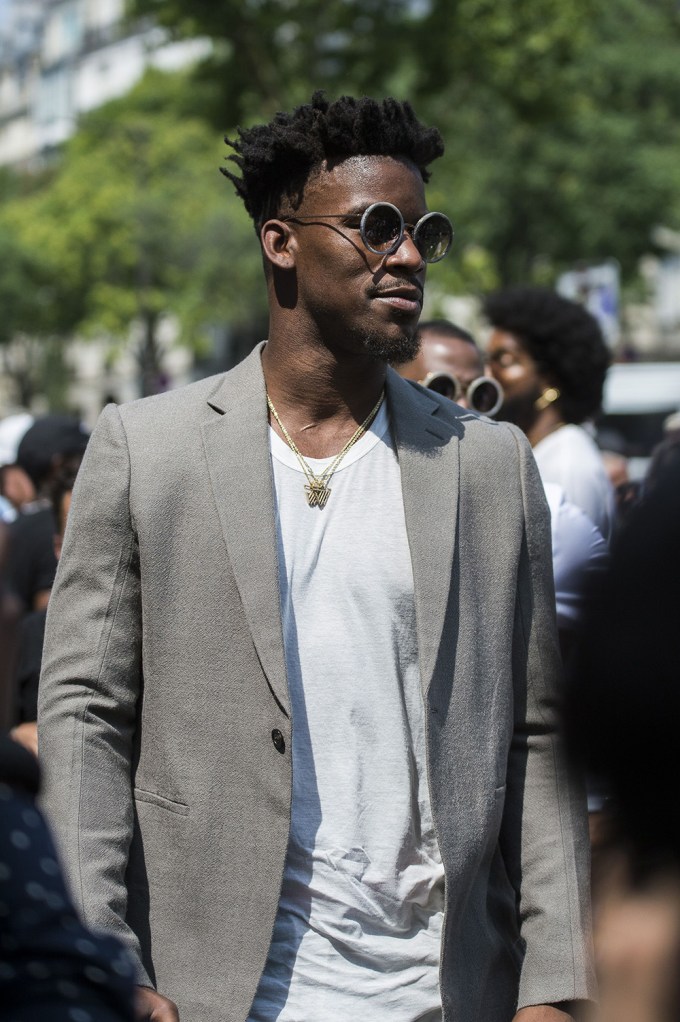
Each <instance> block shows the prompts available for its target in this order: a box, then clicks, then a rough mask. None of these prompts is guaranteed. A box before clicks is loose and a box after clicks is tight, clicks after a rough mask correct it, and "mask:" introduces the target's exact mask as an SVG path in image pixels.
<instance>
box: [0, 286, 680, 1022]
mask: <svg viewBox="0 0 680 1022" xmlns="http://www.w3.org/2000/svg"><path fill="white" fill-rule="evenodd" d="M484 311H485V314H486V317H487V320H488V324H489V328H490V333H489V338H488V343H487V344H486V345H485V348H484V350H482V348H481V347H480V346H479V345H478V344H477V342H476V341H475V338H474V337H473V336H472V335H471V334H470V333H469V332H467V331H466V330H463V329H461V328H460V327H458V326H456V325H455V324H453V323H450V322H448V321H445V320H432V321H429V322H426V323H422V324H421V327H420V336H421V348H420V352H419V354H418V356H417V358H416V359H415V360H414V361H412V362H410V363H408V364H406V365H404V366H399V367H398V371H399V372H400V374H401V375H403V376H405V377H406V378H409V379H412V380H415V381H417V382H419V383H420V384H422V385H423V386H424V387H427V388H431V389H433V390H436V391H437V392H438V393H440V394H443V395H445V396H447V397H450V398H451V399H452V400H454V401H457V402H458V403H459V404H461V405H463V406H464V407H467V408H469V409H470V414H481V415H487V416H491V417H498V418H500V419H504V420H506V421H509V422H512V423H514V424H515V426H517V427H518V428H519V429H521V430H522V431H523V432H524V433H525V434H526V436H527V437H528V439H529V441H530V443H531V446H532V448H533V451H534V455H535V458H536V462H537V464H538V468H539V471H540V474H541V478H542V480H543V483H544V486H545V493H546V499H547V502H548V505H549V507H550V511H551V522H552V542H553V568H554V577H555V595H556V613H557V621H558V629H559V634H560V641H561V646H562V652H563V657H564V661H565V668H566V670H565V689H564V691H565V712H564V719H565V732H566V736H567V739H568V742H569V746H570V748H571V750H572V756H573V760H574V763H575V765H576V767H577V768H583V769H584V770H585V771H586V772H587V776H588V789H589V809H590V813H591V838H592V847H593V890H594V906H595V931H594V934H595V946H596V953H597V962H598V968H599V974H600V985H601V995H602V1004H601V1009H600V1010H601V1014H600V1018H601V1019H602V1022H667V1020H670V1019H677V1018H680V990H679V989H678V984H677V975H678V973H677V962H678V954H679V953H680V814H679V813H678V811H677V808H674V805H675V799H674V796H675V780H676V775H677V772H678V754H677V752H673V749H674V748H675V749H677V747H676V746H675V742H674V737H675V736H674V733H673V731H674V727H675V722H676V720H677V718H678V711H679V710H680V696H679V691H680V689H679V687H678V680H679V679H678V652H680V650H679V648H678V643H677V638H676V636H677V624H678V600H677V587H678V580H679V578H680V415H676V416H675V417H673V418H671V419H670V420H669V421H668V423H667V429H666V431H665V434H664V436H663V437H661V438H659V443H658V446H657V447H656V449H655V451H654V453H653V456H652V458H651V461H650V463H649V469H648V472H647V475H646V477H645V479H644V480H643V481H642V482H641V483H631V481H630V479H629V478H628V475H627V470H626V462H625V458H622V457H621V456H620V455H616V454H614V453H612V452H606V451H602V450H600V449H599V447H598V445H597V443H596V440H595V430H594V424H595V422H596V418H597V414H598V410H599V408H600V404H601V400H602V391H603V385H604V380H605V376H606V372H607V368H608V365H609V352H608V349H607V346H606V344H605V343H604V341H603V339H602V335H601V333H600V330H599V328H598V326H597V323H596V322H595V320H594V319H593V318H592V317H591V316H590V314H589V313H587V312H586V311H585V310H584V309H583V308H582V307H581V306H579V305H577V304H575V303H572V302H569V301H567V300H566V299H563V298H561V297H558V296H557V295H556V294H555V293H553V292H551V291H548V290H543V289H538V288H516V289H512V290H509V291H503V292H498V293H496V294H494V295H491V296H490V297H489V298H488V300H487V302H486V305H485V310H484ZM87 442H88V433H87V430H85V429H84V428H83V426H82V425H81V424H80V423H79V422H78V421H77V420H76V419H74V418H71V417H68V416H64V415H45V416H40V417H36V418H34V417H33V416H31V415H30V414H28V413H26V412H21V413H19V414H14V415H10V416H8V417H7V418H5V419H4V420H2V421H1V422H0V523H1V524H0V560H1V562H2V590H1V594H2V617H1V620H0V629H1V630H2V631H1V635H2V641H3V665H2V678H1V681H2V686H3V687H2V690H1V691H2V700H3V707H4V713H5V718H4V719H5V724H6V730H7V731H8V732H9V734H10V735H11V739H5V741H4V744H3V746H2V759H1V762H0V811H1V812H2V816H1V827H2V831H1V833H0V849H2V851H1V852H0V943H1V946H0V951H2V954H0V959H2V964H0V991H3V990H4V991H5V994H6V997H7V998H9V999H8V1000H6V1001H5V1002H3V1003H8V1004H9V1003H12V1004H13V1003H15V1002H14V1001H13V1000H12V998H15V999H16V1004H17V1005H20V1006H21V1007H22V1012H23V1013H22V1014H21V1016H20V1017H21V1018H22V1019H32V1018H36V1019H37V1018H49V1019H52V1018H62V1017H63V1018H64V1019H67V1018H68V1019H72V1020H73V1022H87V1020H88V1019H109V1018H110V1019H122V1018H129V1017H131V1010H132V1009H131V976H130V975H129V974H128V972H126V969H127V968H128V967H127V965H126V962H125V957H124V955H123V953H122V952H121V951H120V949H119V948H118V946H117V945H116V944H115V942H113V941H112V940H110V939H108V938H100V937H97V936H94V935H92V934H88V933H87V931H86V930H85V928H84V926H83V924H82V922H80V921H79V920H78V918H77V915H76V913H75V911H74V910H73V909H72V907H71V904H70V901H69V896H68V894H67V892H66V890H65V889H64V885H63V883H62V881H61V880H60V877H59V869H58V866H57V860H56V855H55V853H54V849H53V847H52V845H51V839H50V837H49V834H48V832H47V830H46V829H45V828H44V822H43V821H42V818H41V817H40V815H39V813H38V812H37V811H36V810H35V808H34V799H35V796H36V793H37V791H38V783H39V781H38V770H37V763H36V759H37V757H38V742H37V728H36V717H37V694H38V685H39V676H40V661H41V652H42V642H43V635H44V629H45V618H46V613H47V606H48V601H49V595H50V589H51V587H52V583H53V581H54V577H55V573H56V570H57V563H58V559H59V554H60V549H61V543H62V539H63V535H64V529H65V527H66V521H67V516H68V511H69V505H70V499H71V491H72V490H73V486H74V483H75V479H76V475H77V472H78V468H79V465H80V462H81V460H82V457H83V454H84V452H85V448H86V446H87ZM22 821H23V822H22ZM31 828H34V830H35V840H33V835H30V837H31V840H29V838H28V837H26V839H25V840H26V841H28V844H25V843H24V839H23V838H22V835H25V833H26V831H27V830H30V829H31ZM12 841H13V843H12ZM48 864H49V865H48ZM17 870H19V871H20V873H21V876H22V878H24V880H25V883H24V885H23V887H17V886H16V884H15V883H14V879H16V878H15V877H14V873H15V872H16V871H17ZM10 877H13V879H12V881H11V882H10ZM31 885H32V887H31ZM31 890H33V892H34V894H35V895H36V896H35V897H33V896H32V895H31V894H30V891H31ZM8 892H9V893H8ZM27 892H28V893H27ZM10 895H11V896H10ZM50 906H51V907H50ZM31 968H32V971H31ZM3 970H4V971H3ZM74 989H76V990H77V992H78V997H77V1005H76V1009H75V1010H74V1008H73V1005H74V1004H75V1003H76V1002H75V1000H74V997H73V990H74ZM21 990H23V993H21ZM27 991H33V993H32V994H31V995H30V996H29V995H28V994H27ZM22 997H23V998H26V1001H25V1002H24V1001H23V1000H22ZM29 1002H30V1003H29ZM62 1002H63V1005H62ZM62 1007H63V1010H62ZM78 1011H79V1012H80V1014H78ZM31 1012H33V1014H31ZM2 1017H9V1016H5V1015H2Z"/></svg>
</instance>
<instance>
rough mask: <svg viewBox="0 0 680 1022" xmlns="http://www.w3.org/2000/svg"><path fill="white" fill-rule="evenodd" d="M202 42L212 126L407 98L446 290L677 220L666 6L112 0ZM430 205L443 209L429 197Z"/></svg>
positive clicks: (676, 40)
mask: <svg viewBox="0 0 680 1022" xmlns="http://www.w3.org/2000/svg"><path fill="white" fill-rule="evenodd" d="M128 6H129V9H130V12H131V13H132V14H133V15H136V16H139V15H152V16H153V17H154V18H155V19H157V20H158V21H159V22H160V23H161V24H163V25H165V26H166V27H167V28H168V29H170V30H171V32H172V33H174V34H175V35H176V36H180V37H181V36H187V35H203V36H209V37H211V38H212V39H213V40H214V43H215V48H214V54H213V56H212V57H211V58H210V59H209V60H208V61H206V62H205V63H204V65H203V66H202V67H201V69H200V71H199V73H198V77H197V81H199V82H200V83H201V86H202V87H203V88H208V89H212V92H211V93H210V95H211V97H212V99H211V98H210V97H209V96H208V94H207V93H206V102H205V104H204V107H203V110H204V113H205V114H206V116H207V117H209V118H210V119H211V120H212V123H213V124H214V125H215V126H216V127H218V128H219V129H224V130H228V131H229V130H233V127H234V125H235V124H236V123H239V122H242V121H247V122H250V121H253V120H258V119H261V118H263V117H267V116H269V115H270V114H271V113H272V112H273V111H274V110H276V109H281V108H287V107H289V106H290V105H291V104H294V103H296V102H302V101H304V100H305V99H307V98H308V97H309V95H310V93H311V91H312V90H313V89H315V88H325V89H327V90H328V92H329V94H330V95H338V94H340V93H342V92H350V93H368V94H375V95H379V94H386V93H392V94H394V95H396V96H398V97H400V98H409V99H411V100H413V101H414V103H415V105H416V108H417V110H418V113H419V114H420V115H421V116H422V117H423V118H424V119H425V120H428V121H429V122H430V123H435V124H437V125H438V126H439V127H440V129H441V130H442V132H443V134H444V136H445V140H446V143H447V155H446V157H445V158H444V160H443V161H442V163H441V164H440V165H439V167H438V168H437V170H436V172H435V176H434V181H433V185H434V187H433V189H432V194H433V196H434V197H435V201H436V202H437V204H438V205H440V206H443V207H444V208H446V209H447V211H448V212H450V214H451V215H452V217H453V218H454V220H455V221H456V224H457V226H458V245H459V247H458V249H457V252H458V262H457V264H456V268H455V269H448V268H447V269H446V270H445V271H442V272H443V275H444V276H445V277H446V280H447V283H448V286H452V287H467V286H471V287H473V288H474V287H478V288H483V287H485V286H489V284H490V283H491V282H493V281H512V280H525V279H527V278H529V277H536V276H540V275H541V274H544V275H545V274H547V275H548V277H550V278H553V277H554V274H555V273H556V272H557V271H558V270H560V269H562V268H564V267H565V266H569V265H573V263H574V262H576V261H580V260H600V259H603V258H609V257H615V258H617V259H618V260H619V261H620V262H621V264H622V266H623V269H624V272H625V273H626V274H628V275H630V274H632V273H633V272H634V271H635V267H636V263H637V260H638V258H639V256H640V255H641V254H642V253H643V252H644V251H645V250H647V249H648V247H649V230H650V226H651V225H652V224H653V223H655V222H656V221H658V220H663V221H665V222H669V221H670V222H672V223H674V224H675V225H676V226H680V222H679V220H678V216H679V212H680V211H679V210H678V203H679V201H680V200H679V198H678V197H679V195H680V180H679V173H680V171H679V170H678V159H677V153H678V151H679V149H678V142H680V138H679V133H680V120H679V119H678V116H677V114H678V109H677V108H678V103H679V102H680V45H679V44H680V13H679V9H678V5H677V2H676V0H610V2H609V3H606V4H592V3H589V2H588V0H326V2H325V3H324V4H320V3H319V2H318V0H128ZM442 200H445V201H442Z"/></svg>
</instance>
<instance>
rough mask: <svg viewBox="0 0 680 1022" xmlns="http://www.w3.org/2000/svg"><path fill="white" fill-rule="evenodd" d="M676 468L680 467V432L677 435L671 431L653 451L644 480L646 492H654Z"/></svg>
mask: <svg viewBox="0 0 680 1022" xmlns="http://www.w3.org/2000/svg"><path fill="white" fill-rule="evenodd" d="M675 466H680V430H679V431H678V432H677V433H675V432H674V431H672V430H671V431H669V432H668V433H667V434H666V436H665V437H664V439H663V440H661V441H660V442H659V443H658V444H657V445H656V447H655V448H654V449H653V450H652V456H651V458H650V461H649V465H648V467H647V472H646V474H645V478H644V492H645V493H650V492H653V491H654V490H655V489H656V487H657V486H658V484H659V482H660V481H662V480H663V479H665V477H666V475H667V473H668V472H669V471H670V470H671V469H672V468H673V467H675Z"/></svg>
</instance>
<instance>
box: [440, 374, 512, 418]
mask: <svg viewBox="0 0 680 1022" xmlns="http://www.w3.org/2000/svg"><path fill="white" fill-rule="evenodd" d="M420 383H422V385H423V387H427V389H428V390H433V391H435V393H436V394H441V395H442V396H443V397H448V398H449V399H450V400H451V401H459V400H460V398H461V397H466V398H467V400H468V404H469V405H470V408H472V409H473V410H474V411H475V412H479V413H480V415H495V414H496V412H497V411H498V409H499V408H500V407H501V405H502V404H503V390H502V388H501V385H500V383H498V382H497V381H496V380H494V379H493V377H491V376H478V377H477V379H476V380H473V381H472V382H471V383H469V384H468V386H467V387H464V386H463V384H462V383H461V381H460V380H459V379H458V377H457V376H454V375H453V373H445V372H439V373H428V374H427V376H426V377H425V379H424V380H420Z"/></svg>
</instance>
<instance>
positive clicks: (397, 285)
mask: <svg viewBox="0 0 680 1022" xmlns="http://www.w3.org/2000/svg"><path fill="white" fill-rule="evenodd" d="M404 288H408V289H409V290H413V291H417V292H418V294H419V296H420V298H421V299H422V297H423V285H422V284H421V283H420V282H419V281H417V280H406V279H403V278H402V279H401V280H393V281H385V280H383V281H381V282H380V283H379V284H371V285H370V287H369V288H368V296H369V298H379V297H380V295H384V294H393V293H394V292H395V291H400V290H402V289H404Z"/></svg>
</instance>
